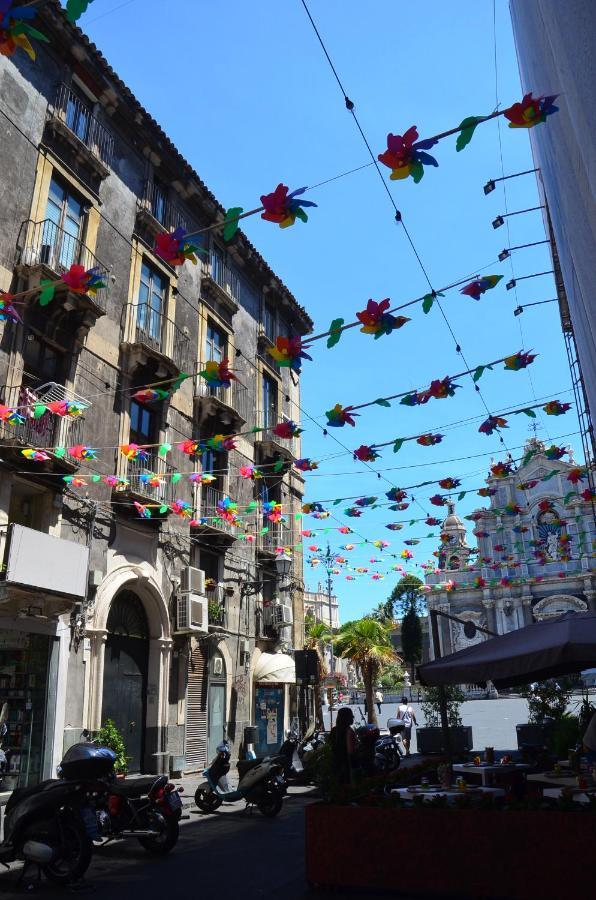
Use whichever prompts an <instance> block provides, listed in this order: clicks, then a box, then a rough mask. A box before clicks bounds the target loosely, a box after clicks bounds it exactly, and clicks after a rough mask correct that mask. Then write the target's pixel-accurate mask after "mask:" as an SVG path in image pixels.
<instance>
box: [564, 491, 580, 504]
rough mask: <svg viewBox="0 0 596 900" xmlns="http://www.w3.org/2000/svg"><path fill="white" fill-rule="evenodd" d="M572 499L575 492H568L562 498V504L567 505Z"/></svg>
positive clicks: (575, 494)
mask: <svg viewBox="0 0 596 900" xmlns="http://www.w3.org/2000/svg"><path fill="white" fill-rule="evenodd" d="M572 497H577V491H569V493H568V494H565V496H564V497H563V503H569V501H570V500H571V498H572Z"/></svg>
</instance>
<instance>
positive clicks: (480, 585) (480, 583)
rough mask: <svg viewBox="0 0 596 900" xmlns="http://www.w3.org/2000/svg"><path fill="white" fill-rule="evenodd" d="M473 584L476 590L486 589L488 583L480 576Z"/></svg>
mask: <svg viewBox="0 0 596 900" xmlns="http://www.w3.org/2000/svg"><path fill="white" fill-rule="evenodd" d="M473 584H474V587H475V588H483V587H486V581H485V580H484V578H482V577H481V576H478V577H477V578H475V579H474V582H473Z"/></svg>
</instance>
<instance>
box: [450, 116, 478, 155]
mask: <svg viewBox="0 0 596 900" xmlns="http://www.w3.org/2000/svg"><path fill="white" fill-rule="evenodd" d="M482 121H483V120H482V118H481V117H479V116H467V117H466V118H465V119H463V120H462V122H460V126H459V127H460V128H461V131H460V133H459V135H458V137H457V141H456V142H455V149H456V150H457V152H458V153H459V151H460V150H463V149H464V147H467V146H468V144H469V143H470V141H471V140H472V138H473V136H474V132H475V131H476V126H477V125H478V123H479V122H482Z"/></svg>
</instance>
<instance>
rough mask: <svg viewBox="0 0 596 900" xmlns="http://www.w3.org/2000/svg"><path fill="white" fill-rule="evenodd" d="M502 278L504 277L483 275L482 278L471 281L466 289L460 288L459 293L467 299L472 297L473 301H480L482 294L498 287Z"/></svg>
mask: <svg viewBox="0 0 596 900" xmlns="http://www.w3.org/2000/svg"><path fill="white" fill-rule="evenodd" d="M502 277H503V276H502V275H483V276H482V278H477V279H475V280H474V281H470V282H469V284H466V285H465V287H463V288H460V291H459V292H460V294H465V295H466V297H471V298H472V299H473V300H480V298H481V296H482V294H485V293H486V291H490V290H492V288H494V287H496V286H497V285H498V283H499V281H500V280H501V278H502Z"/></svg>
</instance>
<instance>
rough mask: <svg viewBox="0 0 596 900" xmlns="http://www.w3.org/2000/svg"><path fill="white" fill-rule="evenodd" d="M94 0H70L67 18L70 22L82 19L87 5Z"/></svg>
mask: <svg viewBox="0 0 596 900" xmlns="http://www.w3.org/2000/svg"><path fill="white" fill-rule="evenodd" d="M90 3H93V0H68V2H67V4H66V18H67V19H68V21H69V22H76V21H77V19H80V18H81V16H82V15H83V13H84V12H86V10H87V7H88V6H89V4H90Z"/></svg>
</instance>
